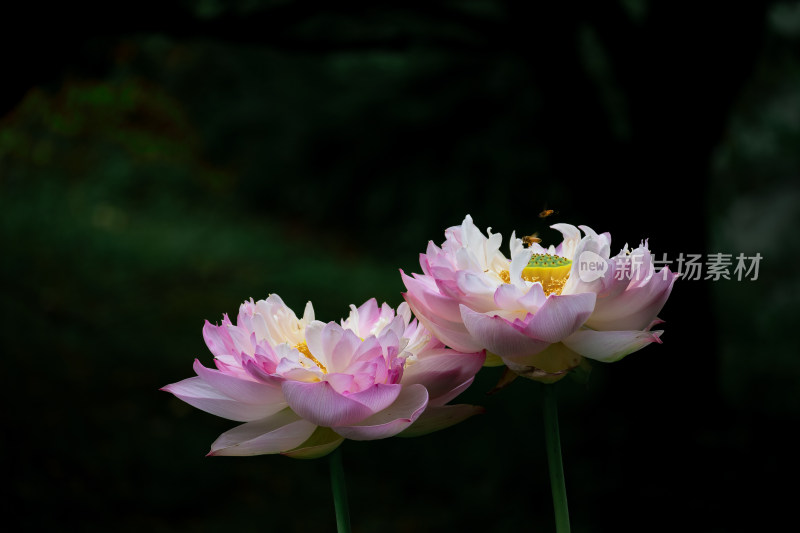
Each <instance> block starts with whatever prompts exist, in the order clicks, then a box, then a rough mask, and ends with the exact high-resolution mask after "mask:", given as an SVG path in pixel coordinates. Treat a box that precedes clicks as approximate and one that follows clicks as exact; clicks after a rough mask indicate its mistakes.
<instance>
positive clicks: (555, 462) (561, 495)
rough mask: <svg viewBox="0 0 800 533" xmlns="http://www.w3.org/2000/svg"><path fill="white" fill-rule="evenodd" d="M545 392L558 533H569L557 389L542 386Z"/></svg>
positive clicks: (549, 467) (547, 441) (546, 427)
mask: <svg viewBox="0 0 800 533" xmlns="http://www.w3.org/2000/svg"><path fill="white" fill-rule="evenodd" d="M542 389H543V390H544V402H543V406H542V408H543V411H544V436H545V443H546V448H547V465H548V469H549V470H550V489H551V491H552V493H553V510H554V512H555V519H556V533H569V530H570V529H569V510H568V508H567V488H566V485H565V483H564V466H563V463H562V461H561V437H560V436H559V432H558V408H557V406H556V395H555V387H554V385H553V384H542Z"/></svg>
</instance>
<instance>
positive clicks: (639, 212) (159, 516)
mask: <svg viewBox="0 0 800 533" xmlns="http://www.w3.org/2000/svg"><path fill="white" fill-rule="evenodd" d="M798 5H799V4H797V2H793V3H790V2H781V3H775V4H774V5H772V6H771V7H770V8H769V9H767V5H766V3H761V2H753V3H750V4H748V7H747V8H737V7H735V6H732V5H729V4H727V3H722V2H718V3H715V2H711V3H703V4H702V5H697V6H695V7H694V8H693V11H692V12H691V13H690V12H687V11H685V10H684V8H681V7H680V6H678V5H677V4H674V3H669V2H657V1H642V0H625V1H621V2H617V3H608V4H604V5H603V6H602V7H599V4H596V3H592V2H584V3H581V2H578V3H577V4H575V5H572V4H553V5H548V6H533V5H530V6H529V5H522V4H518V3H514V2H489V1H479V0H476V1H470V2H442V3H425V4H424V8H425V9H421V6H422V3H416V2H410V3H409V2H404V3H392V2H389V3H388V4H387V5H386V6H382V7H376V6H372V5H365V4H364V3H360V2H355V1H352V2H351V1H346V2H340V3H337V4H336V5H329V6H323V7H319V8H318V9H309V7H308V6H307V5H304V4H303V3H299V2H291V1H258V0H243V1H237V2H218V1H214V0H196V1H186V2H181V3H176V4H170V5H160V4H159V5H151V4H147V3H145V4H137V6H135V8H131V9H130V10H129V11H128V12H127V13H126V15H127V17H126V18H125V21H124V22H119V24H120V26H119V27H118V28H116V30H117V31H116V33H115V31H114V30H115V28H112V27H108V28H105V29H103V30H102V31H100V30H98V29H97V28H94V27H93V26H92V27H87V28H84V27H83V26H81V25H80V21H79V20H78V18H74V17H72V16H71V15H72V13H70V14H69V15H70V20H74V21H75V23H74V25H65V26H64V28H62V30H59V31H60V33H59V32H56V33H54V34H51V35H49V37H46V36H42V37H41V39H42V41H41V47H42V50H44V52H42V53H39V54H38V55H36V54H35V53H34V52H30V53H33V54H34V55H33V57H31V58H29V57H27V56H24V55H23V54H24V53H25V51H23V50H21V49H19V48H17V47H12V46H9V47H7V48H8V49H9V50H16V51H17V52H14V53H13V54H11V59H12V61H16V63H12V65H20V64H25V65H26V66H29V67H30V68H31V69H32V70H31V72H30V75H29V77H28V78H26V77H25V76H26V73H25V72H23V70H22V69H14V68H10V69H9V71H10V72H15V73H16V75H15V76H12V77H11V78H10V79H9V80H8V83H7V84H6V86H7V87H11V88H13V87H24V91H23V92H24V95H23V94H22V93H19V94H16V93H8V94H9V95H10V96H9V98H8V99H7V100H6V101H3V104H4V105H7V108H8V109H11V111H10V112H9V113H8V114H6V115H5V116H4V117H3V118H2V119H0V213H2V224H0V244H2V249H3V255H2V256H1V257H0V280H1V281H0V283H2V294H3V298H2V299H0V319H2V320H0V339H1V342H2V345H0V352H2V353H3V355H4V358H5V361H6V366H5V368H6V370H7V380H8V381H9V382H10V384H9V385H8V386H7V387H5V388H4V390H3V392H4V394H5V398H4V400H5V405H6V406H7V407H8V408H7V409H6V411H7V414H6V416H5V419H6V427H7V428H9V429H8V430H7V438H6V439H4V441H3V443H2V445H1V446H2V449H3V452H4V454H3V455H4V458H5V459H6V461H7V463H8V464H7V467H6V472H7V473H8V474H7V480H8V481H7V485H8V486H9V490H10V492H11V497H12V500H11V501H12V502H13V503H14V505H15V507H16V512H17V513H18V514H19V516H21V517H24V524H23V526H21V528H20V530H33V529H38V528H41V527H47V528H50V529H55V530H76V531H109V530H113V531H129V530H130V531H133V530H137V531H138V530H141V529H143V528H147V529H149V530H152V531H263V530H265V529H273V530H279V531H332V530H333V520H332V513H333V506H332V502H331V500H330V494H329V486H328V477H327V465H326V463H325V461H293V460H288V459H285V458H282V457H272V456H266V457H253V458H236V459H232V460H227V459H222V458H214V459H206V458H204V457H203V456H204V454H205V453H206V452H207V450H208V447H209V445H210V443H211V442H212V441H213V440H214V439H215V438H216V436H217V435H219V434H220V433H221V432H223V431H225V430H226V429H229V428H230V427H232V426H233V425H234V424H235V423H233V422H229V421H226V420H222V419H219V418H216V417H213V416H211V415H208V414H205V413H202V412H199V411H197V410H195V409H192V408H191V407H188V406H187V405H185V404H183V403H182V402H180V401H178V400H176V399H174V398H172V397H171V396H170V395H168V394H165V393H162V392H159V391H158V388H159V387H161V386H163V385H165V384H167V383H170V382H174V381H178V380H180V379H183V378H185V377H189V376H190V375H191V362H192V358H193V357H199V358H200V359H201V360H203V362H204V363H210V361H211V355H210V353H208V350H207V349H206V347H205V345H204V343H203V340H202V336H201V334H200V331H201V327H202V323H203V320H204V319H208V320H211V321H218V320H219V319H220V318H221V316H222V314H223V313H229V314H231V315H235V313H236V311H237V306H238V305H239V303H240V302H241V301H243V300H245V299H247V298H250V297H253V298H256V299H259V298H264V297H266V296H267V295H268V294H269V293H271V292H275V293H278V294H280V295H281V297H282V298H284V300H285V301H286V302H287V303H288V304H289V305H290V306H291V307H293V308H294V309H296V310H298V311H299V310H301V309H302V307H303V305H304V304H305V302H306V301H307V300H312V301H313V303H314V307H315V309H316V314H317V317H318V318H319V319H322V320H335V319H338V318H340V317H342V316H343V315H345V314H346V313H347V306H348V305H349V304H359V303H361V302H363V301H364V300H366V299H367V298H370V297H375V298H377V299H378V300H379V301H386V302H388V303H390V304H391V305H397V304H398V303H399V302H400V301H401V295H400V292H401V291H402V290H403V287H402V283H401V281H400V278H399V276H398V271H397V269H398V268H402V269H404V270H405V271H407V272H413V271H418V270H419V267H418V264H417V254H418V253H419V252H421V251H423V250H424V248H425V244H426V242H427V241H428V240H434V241H437V242H439V241H441V239H442V232H443V230H444V228H446V227H448V226H451V225H454V224H457V223H458V222H460V221H461V220H462V218H463V216H464V215H465V214H466V213H471V214H472V215H473V217H474V218H475V220H476V223H477V224H478V225H479V226H481V227H485V226H486V225H492V227H493V230H494V231H499V232H501V233H503V235H504V237H507V236H508V235H510V233H511V231H512V230H517V232H518V233H528V232H532V231H541V232H542V234H543V235H544V237H545V239H553V238H556V235H555V233H554V232H551V230H548V229H547V228H546V227H545V226H546V224H545V223H544V222H542V221H540V220H538V219H537V217H536V213H538V212H539V211H540V210H541V209H542V208H543V207H545V206H548V207H551V208H556V209H557V210H558V211H559V217H557V218H554V219H553V222H570V223H588V224H589V225H590V226H592V227H594V228H595V229H598V230H600V231H605V230H608V231H611V233H612V235H613V236H614V239H615V240H614V243H613V247H614V248H618V247H621V245H622V244H623V243H624V242H625V241H628V242H631V243H633V242H638V240H639V239H640V238H642V237H650V238H651V241H650V242H651V244H652V246H653V250H654V251H655V252H656V253H659V252H662V251H666V252H667V253H668V254H669V255H670V257H674V256H676V255H677V254H678V253H679V252H685V253H699V252H703V253H706V252H709V251H712V252H716V251H723V252H726V253H732V254H736V253H739V252H744V253H747V254H751V253H754V252H760V253H761V254H762V256H764V260H763V261H762V264H761V272H760V278H759V280H757V281H755V282H735V281H727V282H726V281H722V282H714V283H711V282H689V281H686V282H679V283H678V284H677V285H676V288H675V292H674V294H673V296H672V297H671V299H670V302H669V303H668V304H667V307H666V308H665V310H664V313H663V314H662V317H663V318H666V319H667V321H668V322H667V324H666V327H665V329H666V330H667V332H666V333H665V336H664V342H665V343H664V345H662V346H652V347H649V348H648V349H647V350H645V351H643V352H642V353H640V354H636V355H634V356H631V357H629V358H627V359H626V360H624V361H622V362H620V363H616V364H615V365H612V366H604V365H594V366H593V369H592V373H591V376H590V379H589V381H588V383H586V384H583V385H580V384H577V383H575V382H569V383H564V384H563V385H560V386H559V394H560V395H561V409H562V424H561V426H562V443H563V446H564V456H565V461H566V472H567V486H568V491H569V494H570V503H571V504H572V505H571V509H572V517H573V530H574V531H576V532H580V531H642V530H646V531H670V530H675V529H685V528H686V527H689V526H687V524H689V523H692V524H695V525H696V528H694V529H693V530H697V531H746V530H752V529H753V527H754V526H757V528H758V529H763V528H764V527H766V525H765V524H767V523H768V522H770V521H771V520H773V519H774V520H776V521H777V520H779V516H780V510H781V509H790V508H791V506H790V505H788V504H789V498H790V496H791V495H790V494H789V493H787V492H785V491H783V490H782V489H780V487H779V484H777V483H775V480H777V479H778V478H779V477H787V478H791V477H792V475H793V473H796V472H797V469H796V466H795V465H794V464H792V461H791V457H792V456H793V455H792V454H793V448H792V443H793V442H796V441H795V440H793V439H794V438H793V437H791V436H790V432H791V430H792V429H793V428H794V427H796V423H797V421H798V419H800V404H799V403H798V401H797V398H796V394H795V393H796V391H797V387H798V384H800V367H798V358H797V350H796V349H795V348H794V346H793V345H792V341H791V337H790V336H789V335H788V334H787V331H790V329H791V327H792V325H791V319H792V318H793V317H794V316H795V315H796V314H797V311H798V309H797V302H798V301H799V300H798V290H800V288H798V285H797V276H796V273H795V269H794V268H793V267H792V265H793V264H794V262H795V260H796V259H797V257H798V253H799V252H800V250H798V249H797V242H796V241H797V240H796V239H793V237H792V234H791V231H792V229H793V228H794V227H795V226H796V225H797V222H798V220H797V217H798V213H799V212H800V211H798V209H797V206H798V201H800V191H798V189H797V185H796V181H797V180H796V178H797V172H798V168H800V164H799V163H800V161H798V154H797V151H796V146H797V141H798V134H799V133H798V132H799V131H800V126H798V124H800V114H798V110H799V109H800V92H798V89H797V87H798V86H800V85H798V82H799V81H800V79H798V78H800V64H798V57H797V40H798V35H800V31H799V30H798V28H800V19H798V13H800V8H798V7H797V6H798ZM59 9H62V10H63V9H66V8H64V7H54V8H53V11H52V12H49V16H50V17H52V18H55V19H57V20H58V19H59V18H60V17H62V16H63V17H64V18H65V19H66V17H67V14H64V13H62V12H61V11H59ZM69 9H73V7H70V8H69ZM74 9H76V10H77V9H88V8H79V7H78V6H75V7H74ZM723 13H724V17H723V16H722V14H723ZM720 17H722V18H725V22H724V23H722V22H720V20H721V19H720ZM35 19H36V17H33V18H31V17H28V18H26V19H25V20H35ZM87 20H88V19H87ZM676 28H677V29H678V30H680V31H677V32H676ZM67 29H68V30H69V35H66V33H65V32H67ZM762 36H763V39H762ZM6 37H7V36H4V38H6ZM26 42H29V41H26ZM32 47H33V45H31V48H32ZM26 51H28V50H26ZM15 54H16V55H15ZM4 109H5V108H4ZM548 223H549V221H548ZM707 237H708V239H707ZM615 251H616V250H615ZM712 296H713V306H712V300H711V299H710V298H711V297H712ZM499 376H500V369H485V370H484V371H482V372H481V374H480V375H479V376H478V378H477V380H476V383H475V385H474V386H473V387H472V388H470V389H469V390H468V391H467V392H466V393H465V394H464V395H463V396H462V397H461V398H459V401H463V402H465V403H477V404H481V405H485V406H486V407H487V410H488V414H487V415H484V416H482V417H477V418H475V419H473V420H470V421H468V422H465V423H464V424H461V425H459V426H456V427H453V428H450V429H448V430H446V431H442V432H440V433H436V434H434V435H430V436H427V437H423V438H419V439H388V440H385V441H380V442H372V443H356V442H348V443H347V444H346V446H345V450H344V454H345V466H346V469H347V475H348V479H349V483H350V489H351V506H352V515H353V522H354V527H355V528H356V531H440V530H468V529H481V530H486V531H509V530H516V529H520V528H521V527H523V525H524V527H525V528H526V529H531V530H548V529H550V528H552V517H551V513H550V509H551V502H550V495H549V487H548V485H547V472H546V462H545V457H544V449H543V446H542V443H543V437H542V433H541V427H540V413H539V397H538V392H539V391H538V388H537V386H536V385H535V384H533V383H529V382H524V383H520V382H519V381H521V380H518V382H515V383H513V384H512V385H511V386H509V387H508V388H506V389H504V390H503V391H501V392H499V393H497V394H495V395H492V396H487V395H486V394H485V392H486V391H488V390H490V389H491V388H492V387H493V386H494V384H495V382H496V381H497V379H498V378H499ZM790 452H791V453H790ZM772 487H776V488H772ZM43 509H45V511H43ZM765 515H767V517H766V518H765Z"/></svg>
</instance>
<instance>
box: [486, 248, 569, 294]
mask: <svg viewBox="0 0 800 533" xmlns="http://www.w3.org/2000/svg"><path fill="white" fill-rule="evenodd" d="M570 270H572V261H570V260H569V259H567V258H565V257H561V256H558V255H550V254H533V255H532V256H531V260H530V261H528V266H526V267H525V268H523V269H522V279H524V280H525V281H530V282H532V283H535V282H537V281H538V282H539V283H541V284H542V289H544V293H545V294H546V295H547V296H550V295H551V294H561V291H562V290H564V284H566V283H567V280H568V279H569V272H570ZM500 279H502V280H503V281H504V282H506V283H511V274H510V273H509V272H508V270H503V271H502V272H500Z"/></svg>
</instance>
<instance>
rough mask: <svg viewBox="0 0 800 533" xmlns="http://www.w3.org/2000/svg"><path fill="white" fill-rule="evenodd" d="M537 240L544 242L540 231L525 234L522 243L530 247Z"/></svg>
mask: <svg viewBox="0 0 800 533" xmlns="http://www.w3.org/2000/svg"><path fill="white" fill-rule="evenodd" d="M536 242H542V239H540V238H539V234H538V233H534V234H533V235H525V236H524V237H523V238H522V244H524V245H525V247H526V248H530V246H531V245H532V244H533V243H536Z"/></svg>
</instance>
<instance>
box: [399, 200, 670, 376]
mask: <svg viewBox="0 0 800 533" xmlns="http://www.w3.org/2000/svg"><path fill="white" fill-rule="evenodd" d="M551 227H552V228H554V229H556V230H558V231H560V232H561V233H562V235H563V237H564V240H563V242H561V243H560V244H559V245H558V246H555V247H553V246H550V247H549V248H548V249H545V248H543V247H542V246H540V245H539V244H536V243H534V244H531V245H530V246H529V247H527V248H526V247H524V246H523V243H522V240H521V239H518V238H516V236H515V235H514V234H512V235H511V241H510V255H511V259H508V258H507V257H506V256H505V255H503V254H502V253H501V252H500V244H501V236H500V235H499V234H492V233H491V229H489V230H487V235H488V236H487V235H484V234H483V233H482V232H481V231H480V230H479V229H478V228H476V227H475V225H474V224H473V222H472V218H471V217H470V216H469V215H467V217H466V218H465V219H464V222H463V223H462V224H461V225H460V226H455V227H452V228H449V229H448V230H446V231H445V242H444V243H443V244H442V246H441V248H440V247H438V246H436V245H435V244H433V243H432V242H431V243H429V244H428V249H427V251H426V253H424V254H421V255H420V266H421V267H422V271H423V274H422V275H419V274H413V277H409V276H407V275H406V274H405V273H403V272H402V271H401V275H402V277H403V281H404V283H405V286H406V288H407V289H408V292H406V293H404V297H405V299H406V301H407V302H408V304H409V305H410V306H411V309H412V310H413V311H414V314H415V315H416V316H417V318H418V319H419V321H420V322H421V323H422V324H424V325H425V327H427V328H428V329H429V330H430V331H431V332H432V333H433V334H434V335H435V336H436V337H438V338H439V339H440V340H441V341H442V342H444V343H445V344H446V345H448V346H450V347H451V348H453V349H456V350H460V351H465V352H474V351H477V350H481V349H484V348H485V349H486V350H487V351H488V352H489V353H488V354H487V365H491V364H502V363H504V364H506V365H507V366H508V367H509V368H510V369H511V370H512V371H514V372H515V373H517V374H519V375H523V376H526V377H529V378H531V379H537V380H539V381H545V382H553V381H557V380H558V379H561V378H562V377H563V376H564V375H566V373H567V371H568V370H570V369H572V368H574V367H576V366H578V365H579V364H580V363H581V361H582V358H583V357H586V358H589V359H594V360H597V361H603V362H611V361H617V360H619V359H621V358H623V357H625V356H626V355H628V354H630V353H632V352H635V351H636V350H639V349H641V348H642V347H644V346H646V345H647V344H650V343H651V342H661V341H660V339H659V337H660V336H661V334H662V333H663V331H660V330H659V331H651V330H650V328H651V327H652V326H653V325H655V324H657V323H660V322H662V321H661V320H659V319H658V318H657V316H656V315H657V314H658V312H659V311H661V308H662V307H663V306H664V303H665V302H666V300H667V297H668V296H669V294H670V292H671V291H672V285H673V283H674V281H675V278H676V277H677V275H676V274H674V273H672V272H670V271H669V269H668V268H664V269H662V270H661V271H659V272H658V273H656V272H655V268H654V265H653V259H652V257H651V255H650V251H649V250H648V249H647V243H646V242H645V243H642V244H640V245H639V247H638V248H636V249H634V250H628V247H627V245H626V246H625V248H624V249H623V250H622V251H621V252H620V253H619V254H618V255H616V256H614V257H610V253H609V252H610V244H611V237H610V235H609V234H608V233H603V234H599V235H598V234H597V233H595V232H594V231H593V230H592V229H591V228H588V227H586V226H580V228H581V229H582V230H583V232H584V234H585V235H584V236H583V238H581V232H580V231H579V230H578V228H576V227H574V226H571V225H569V224H555V225H553V226H551Z"/></svg>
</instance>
